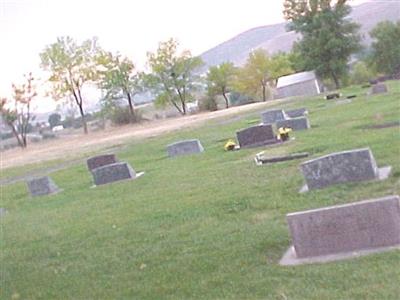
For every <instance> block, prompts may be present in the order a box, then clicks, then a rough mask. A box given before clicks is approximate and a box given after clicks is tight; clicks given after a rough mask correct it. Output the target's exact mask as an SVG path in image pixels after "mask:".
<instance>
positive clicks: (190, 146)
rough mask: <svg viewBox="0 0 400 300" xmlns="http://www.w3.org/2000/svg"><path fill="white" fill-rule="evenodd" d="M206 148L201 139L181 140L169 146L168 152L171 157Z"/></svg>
mask: <svg viewBox="0 0 400 300" xmlns="http://www.w3.org/2000/svg"><path fill="white" fill-rule="evenodd" d="M203 151H204V148H203V146H202V145H201V143H200V141H199V140H196V139H193V140H186V141H179V142H176V143H173V144H170V145H168V146H167V152H168V156H169V157H174V156H179V155H189V154H195V153H200V152H203Z"/></svg>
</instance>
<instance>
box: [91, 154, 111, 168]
mask: <svg viewBox="0 0 400 300" xmlns="http://www.w3.org/2000/svg"><path fill="white" fill-rule="evenodd" d="M116 162H117V160H116V158H115V154H104V155H98V156H93V157H91V158H89V159H88V160H87V161H86V163H87V166H88V169H89V171H92V170H93V169H96V168H99V167H102V166H106V165H111V164H114V163H116Z"/></svg>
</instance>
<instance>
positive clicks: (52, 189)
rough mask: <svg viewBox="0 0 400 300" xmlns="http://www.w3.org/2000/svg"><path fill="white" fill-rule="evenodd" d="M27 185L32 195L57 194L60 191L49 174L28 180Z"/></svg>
mask: <svg viewBox="0 0 400 300" xmlns="http://www.w3.org/2000/svg"><path fill="white" fill-rule="evenodd" d="M27 185H28V189H29V192H30V194H31V196H32V197H36V196H43V195H50V194H55V193H57V192H59V191H60V190H59V188H58V187H57V185H56V184H55V183H54V181H53V180H52V179H51V178H50V177H48V176H44V177H40V178H35V179H31V180H28V181H27Z"/></svg>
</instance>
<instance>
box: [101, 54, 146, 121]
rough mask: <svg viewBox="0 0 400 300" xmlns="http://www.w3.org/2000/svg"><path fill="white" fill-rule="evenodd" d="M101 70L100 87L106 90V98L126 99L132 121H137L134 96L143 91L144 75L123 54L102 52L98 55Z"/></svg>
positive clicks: (109, 99)
mask: <svg viewBox="0 0 400 300" xmlns="http://www.w3.org/2000/svg"><path fill="white" fill-rule="evenodd" d="M98 64H99V65H101V66H103V70H101V71H100V80H99V87H100V88H101V89H102V90H105V91H106V95H105V97H104V98H105V100H106V101H109V102H111V104H112V103H113V102H114V101H115V100H120V99H124V98H125V99H126V100H127V101H128V105H129V113H130V119H131V122H135V121H136V114H135V108H134V102H133V97H134V96H135V95H136V94H137V93H140V92H142V91H143V86H142V83H141V81H142V76H141V74H140V73H138V72H137V71H136V69H135V65H134V64H133V62H132V61H131V60H130V59H129V58H127V57H123V56H121V55H118V54H117V55H113V54H112V53H111V52H102V53H101V55H99V56H98Z"/></svg>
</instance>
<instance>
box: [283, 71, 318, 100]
mask: <svg viewBox="0 0 400 300" xmlns="http://www.w3.org/2000/svg"><path fill="white" fill-rule="evenodd" d="M276 90H277V94H278V98H286V97H292V96H313V95H318V94H319V93H321V92H322V91H323V87H322V84H321V82H320V80H319V79H318V78H317V76H316V75H315V72H314V71H309V72H301V73H296V74H292V75H287V76H282V77H279V78H278V82H277V85H276Z"/></svg>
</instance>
